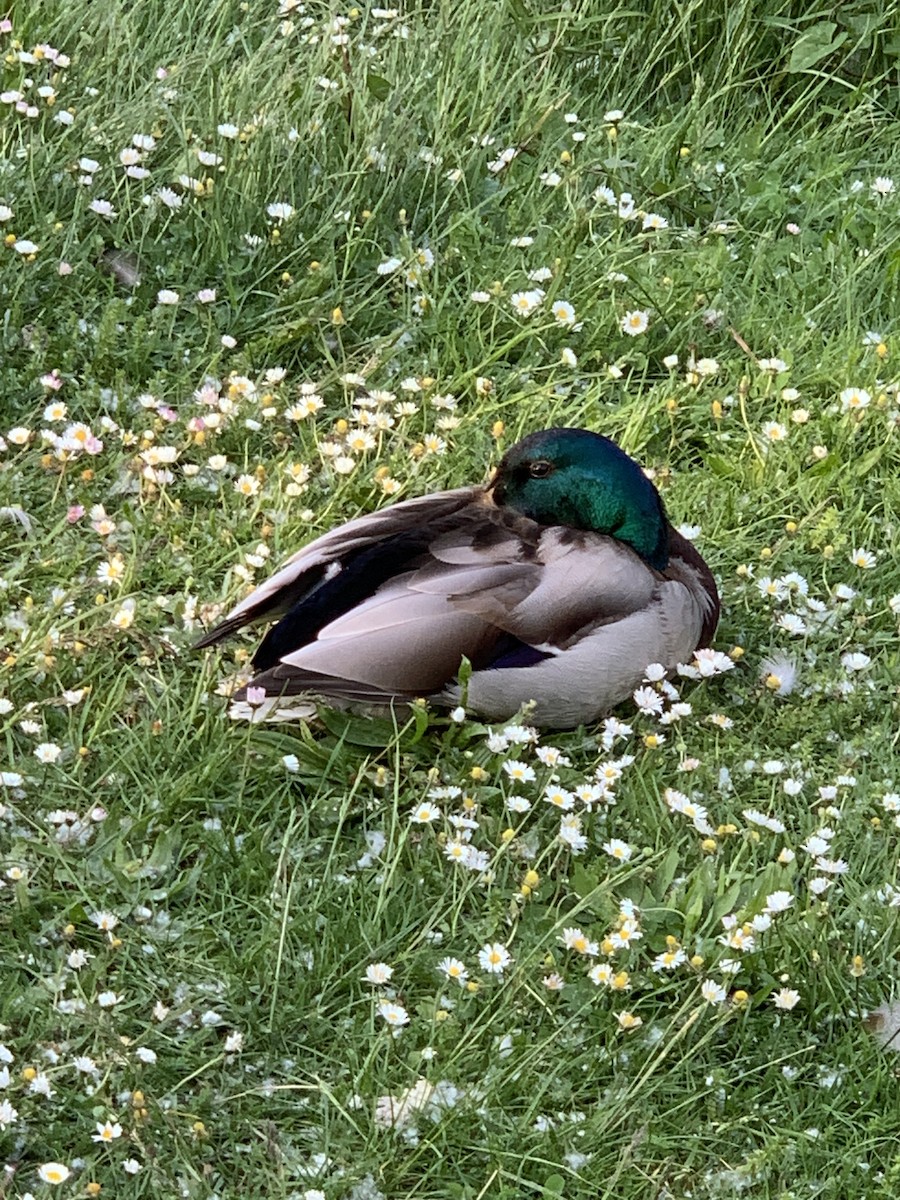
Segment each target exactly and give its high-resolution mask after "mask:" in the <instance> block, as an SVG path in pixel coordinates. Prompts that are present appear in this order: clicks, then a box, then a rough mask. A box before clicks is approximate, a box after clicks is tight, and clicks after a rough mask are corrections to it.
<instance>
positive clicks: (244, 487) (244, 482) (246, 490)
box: [234, 475, 259, 496]
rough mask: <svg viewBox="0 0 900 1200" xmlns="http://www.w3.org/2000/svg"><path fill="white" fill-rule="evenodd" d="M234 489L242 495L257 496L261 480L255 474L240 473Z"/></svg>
mask: <svg viewBox="0 0 900 1200" xmlns="http://www.w3.org/2000/svg"><path fill="white" fill-rule="evenodd" d="M234 490H235V491H236V492H239V493H240V494H241V495H242V496H255V495H256V494H257V493H258V492H259V480H258V479H257V478H256V476H255V475H238V477H237V479H236V480H235V481H234Z"/></svg>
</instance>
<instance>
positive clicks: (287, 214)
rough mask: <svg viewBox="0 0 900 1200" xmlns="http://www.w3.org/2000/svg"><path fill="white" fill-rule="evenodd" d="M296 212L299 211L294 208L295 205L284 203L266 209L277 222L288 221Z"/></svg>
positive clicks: (271, 205)
mask: <svg viewBox="0 0 900 1200" xmlns="http://www.w3.org/2000/svg"><path fill="white" fill-rule="evenodd" d="M296 211H297V210H296V209H295V208H294V206H293V204H287V203H285V202H283V201H282V202H279V203H277V204H270V205H269V206H268V207H267V208H266V212H267V213H268V214H269V216H270V217H273V218H274V219H275V220H276V221H287V220H289V219H290V218H291V217H292V216H293V215H294V213H295V212H296Z"/></svg>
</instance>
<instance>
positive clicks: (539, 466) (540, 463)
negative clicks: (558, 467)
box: [528, 458, 553, 479]
mask: <svg viewBox="0 0 900 1200" xmlns="http://www.w3.org/2000/svg"><path fill="white" fill-rule="evenodd" d="M552 470H553V464H552V463H548V462H547V460H546V459H544V458H538V459H536V460H535V461H534V462H532V463H529V464H528V473H529V474H530V475H531V478H532V479H546V478H547V476H548V475H549V474H550V472H551V471H552Z"/></svg>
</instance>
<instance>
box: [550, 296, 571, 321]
mask: <svg viewBox="0 0 900 1200" xmlns="http://www.w3.org/2000/svg"><path fill="white" fill-rule="evenodd" d="M550 311H551V312H552V313H553V315H554V317H555V318H556V320H557V321H558V322H559V324H560V325H567V326H571V325H574V324H575V309H574V308H573V307H572V305H571V304H570V303H569V302H568V300H555V301H554V302H553V305H552V307H551V310H550Z"/></svg>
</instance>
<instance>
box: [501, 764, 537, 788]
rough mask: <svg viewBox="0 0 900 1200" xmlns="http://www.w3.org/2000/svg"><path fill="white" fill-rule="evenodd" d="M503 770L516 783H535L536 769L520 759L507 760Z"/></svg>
mask: <svg viewBox="0 0 900 1200" xmlns="http://www.w3.org/2000/svg"><path fill="white" fill-rule="evenodd" d="M503 770H504V771H505V772H506V774H507V775H508V776H509V778H510V779H512V780H513V781H514V782H515V783H533V782H534V778H535V774H534V767H530V766H529V765H528V763H523V762H520V761H519V760H518V759H514V758H511V759H507V761H506V762H505V763H504V764H503Z"/></svg>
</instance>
